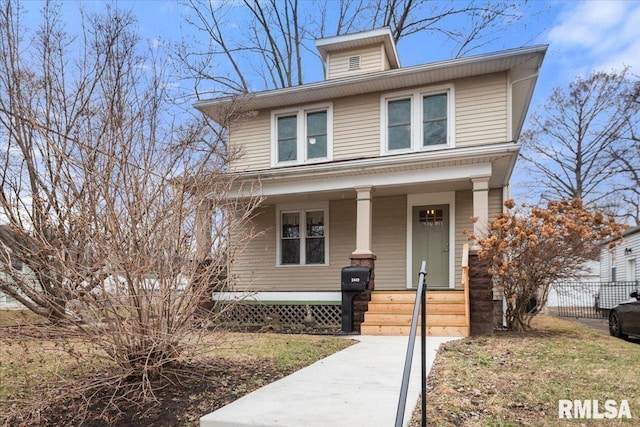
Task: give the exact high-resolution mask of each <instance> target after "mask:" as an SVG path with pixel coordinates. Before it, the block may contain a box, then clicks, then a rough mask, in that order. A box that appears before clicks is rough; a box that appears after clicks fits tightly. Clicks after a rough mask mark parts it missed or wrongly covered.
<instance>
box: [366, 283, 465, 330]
mask: <svg viewBox="0 0 640 427" xmlns="http://www.w3.org/2000/svg"><path fill="white" fill-rule="evenodd" d="M415 298H416V292H415V291H412V290H407V291H374V292H372V293H371V301H370V302H369V307H368V311H367V312H366V313H365V315H364V323H362V325H361V333H362V334H363V335H408V334H409V329H410V325H411V316H412V314H413V308H414V303H415ZM427 333H428V335H430V336H468V335H469V325H468V324H467V318H466V315H465V293H464V291H462V290H437V291H431V290H430V291H427Z"/></svg>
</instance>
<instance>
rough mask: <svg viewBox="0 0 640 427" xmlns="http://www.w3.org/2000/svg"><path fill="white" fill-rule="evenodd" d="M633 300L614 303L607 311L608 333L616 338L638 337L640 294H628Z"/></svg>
mask: <svg viewBox="0 0 640 427" xmlns="http://www.w3.org/2000/svg"><path fill="white" fill-rule="evenodd" d="M629 296H630V297H631V298H633V300H630V301H626V302H623V303H620V304H618V305H616V306H615V307H614V308H613V309H611V312H610V313H609V333H610V334H611V335H612V336H614V337H618V338H628V337H629V335H634V336H638V337H640V296H638V291H635V292H631V294H629Z"/></svg>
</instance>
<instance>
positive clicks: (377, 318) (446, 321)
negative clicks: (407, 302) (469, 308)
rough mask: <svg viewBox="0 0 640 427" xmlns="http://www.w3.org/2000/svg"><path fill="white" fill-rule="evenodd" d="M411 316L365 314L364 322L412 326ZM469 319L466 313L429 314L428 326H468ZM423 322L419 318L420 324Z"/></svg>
mask: <svg viewBox="0 0 640 427" xmlns="http://www.w3.org/2000/svg"><path fill="white" fill-rule="evenodd" d="M411 318H412V315H411V314H396V313H369V312H367V313H365V314H364V321H365V323H368V324H375V325H398V326H402V325H411ZM466 322H467V319H466V317H465V314H464V312H463V313H461V314H429V313H427V326H466V325H467V323H466ZM421 323H422V321H421V319H420V318H418V324H421Z"/></svg>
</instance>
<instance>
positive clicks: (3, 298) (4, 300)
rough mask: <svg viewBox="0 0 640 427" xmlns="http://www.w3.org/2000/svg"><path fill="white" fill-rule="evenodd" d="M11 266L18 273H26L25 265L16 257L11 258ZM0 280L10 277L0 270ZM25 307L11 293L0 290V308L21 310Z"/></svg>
mask: <svg viewBox="0 0 640 427" xmlns="http://www.w3.org/2000/svg"><path fill="white" fill-rule="evenodd" d="M11 268H12V269H13V270H15V272H18V273H20V274H26V271H27V270H28V269H27V267H26V266H25V265H24V264H23V263H22V262H21V261H20V260H18V259H16V258H11ZM0 280H11V278H10V277H9V276H8V275H7V274H5V273H4V272H2V271H0ZM24 308H25V307H24V306H23V305H22V304H21V303H20V302H18V300H16V299H15V298H13V297H12V296H11V295H7V294H5V293H4V292H2V291H0V310H21V309H24Z"/></svg>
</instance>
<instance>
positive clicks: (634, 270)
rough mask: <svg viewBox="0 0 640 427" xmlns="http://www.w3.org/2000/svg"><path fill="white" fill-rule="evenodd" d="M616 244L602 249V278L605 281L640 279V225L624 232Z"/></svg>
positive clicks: (632, 280) (633, 280)
mask: <svg viewBox="0 0 640 427" xmlns="http://www.w3.org/2000/svg"><path fill="white" fill-rule="evenodd" d="M614 242H615V243H616V245H615V246H614V247H613V248H609V246H608V245H604V246H603V247H602V249H601V250H600V280H601V281H603V282H635V281H636V280H640V263H639V262H637V260H638V259H639V258H640V227H634V228H630V229H628V230H626V231H625V232H623V233H622V237H621V238H620V239H616V240H615V241H614Z"/></svg>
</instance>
